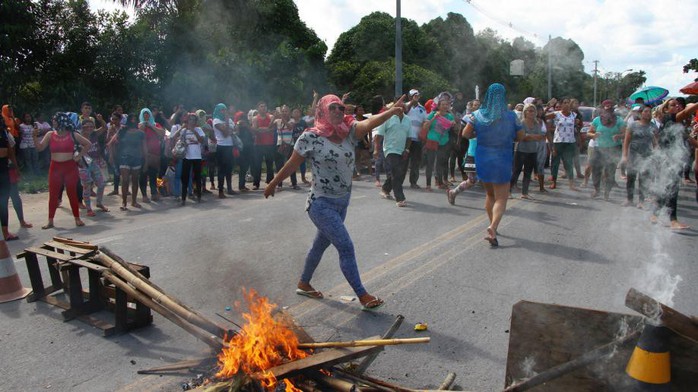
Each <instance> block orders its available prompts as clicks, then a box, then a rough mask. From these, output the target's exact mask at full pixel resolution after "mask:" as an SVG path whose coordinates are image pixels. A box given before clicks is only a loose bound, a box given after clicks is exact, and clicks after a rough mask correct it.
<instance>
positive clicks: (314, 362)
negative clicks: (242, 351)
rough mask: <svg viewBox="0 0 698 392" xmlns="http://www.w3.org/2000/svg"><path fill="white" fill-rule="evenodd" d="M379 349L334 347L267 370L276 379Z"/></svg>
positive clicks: (334, 363)
mask: <svg viewBox="0 0 698 392" xmlns="http://www.w3.org/2000/svg"><path fill="white" fill-rule="evenodd" d="M376 338H378V336H375V337H372V338H371V339H376ZM380 350H382V347H380V346H368V347H342V348H334V349H330V350H325V351H322V352H320V353H317V354H313V355H311V356H309V357H306V358H303V359H299V360H297V361H293V362H288V363H285V364H283V365H279V366H275V367H273V368H271V369H269V371H270V372H272V373H273V374H274V376H276V378H278V379H282V378H288V377H293V376H296V375H298V374H301V373H303V372H305V371H308V370H318V369H322V368H328V367H330V366H333V365H336V364H338V363H343V362H348V361H350V360H352V359H355V358H361V357H365V356H367V355H369V354H372V353H375V352H378V351H380Z"/></svg>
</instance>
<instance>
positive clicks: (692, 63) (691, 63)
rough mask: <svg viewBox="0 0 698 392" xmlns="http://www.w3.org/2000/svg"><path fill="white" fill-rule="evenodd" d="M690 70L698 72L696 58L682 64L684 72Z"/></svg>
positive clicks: (697, 60)
mask: <svg viewBox="0 0 698 392" xmlns="http://www.w3.org/2000/svg"><path fill="white" fill-rule="evenodd" d="M690 71H695V72H698V59H691V60H690V61H689V62H688V63H687V64H686V65H684V66H683V72H684V73H688V72H690Z"/></svg>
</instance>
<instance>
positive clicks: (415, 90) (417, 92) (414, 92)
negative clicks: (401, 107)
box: [410, 88, 420, 98]
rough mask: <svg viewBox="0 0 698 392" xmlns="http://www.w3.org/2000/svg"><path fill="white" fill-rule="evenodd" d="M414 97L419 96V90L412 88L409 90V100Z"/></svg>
mask: <svg viewBox="0 0 698 392" xmlns="http://www.w3.org/2000/svg"><path fill="white" fill-rule="evenodd" d="M415 95H420V94H419V90H417V89H415V88H413V89H412V90H410V98H412V97H413V96H415Z"/></svg>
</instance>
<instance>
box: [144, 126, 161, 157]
mask: <svg viewBox="0 0 698 392" xmlns="http://www.w3.org/2000/svg"><path fill="white" fill-rule="evenodd" d="M155 126H156V127H157V128H162V127H161V126H160V124H156V125H155ZM145 147H146V149H147V150H148V154H151V155H160V135H158V134H157V132H155V131H153V130H152V129H150V128H148V127H146V128H145Z"/></svg>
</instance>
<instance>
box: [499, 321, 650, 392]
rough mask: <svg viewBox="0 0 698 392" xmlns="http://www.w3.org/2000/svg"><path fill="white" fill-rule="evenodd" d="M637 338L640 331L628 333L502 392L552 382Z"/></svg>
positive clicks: (522, 389)
mask: <svg viewBox="0 0 698 392" xmlns="http://www.w3.org/2000/svg"><path fill="white" fill-rule="evenodd" d="M639 337H640V331H634V332H632V333H629V334H627V335H625V336H623V337H622V338H620V339H617V340H614V341H613V342H611V343H608V344H605V345H603V346H600V347H597V348H595V349H593V350H591V351H587V352H586V353H584V354H582V355H581V356H579V357H577V358H575V359H573V360H571V361H568V362H565V363H562V364H559V365H557V366H553V367H552V368H550V369H548V370H545V371H544V372H541V373H538V374H536V375H535V376H533V377H531V378H528V379H526V380H524V381H521V382H519V383H516V384H514V385H511V386H509V387H507V388H506V389H504V392H521V391H527V390H529V389H531V388H533V387H536V386H538V385H540V384H543V383H545V382H548V381H551V380H554V379H556V378H560V377H562V376H564V375H565V374H568V373H571V372H573V371H575V370H577V369H579V368H581V367H584V366H586V365H588V364H590V363H593V362H595V361H597V360H599V359H601V358H603V357H605V356H607V355H608V354H610V353H612V352H613V351H614V350H615V349H616V347H618V346H622V345H623V344H625V343H627V342H629V341H632V340H635V339H638V338H639Z"/></svg>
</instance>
